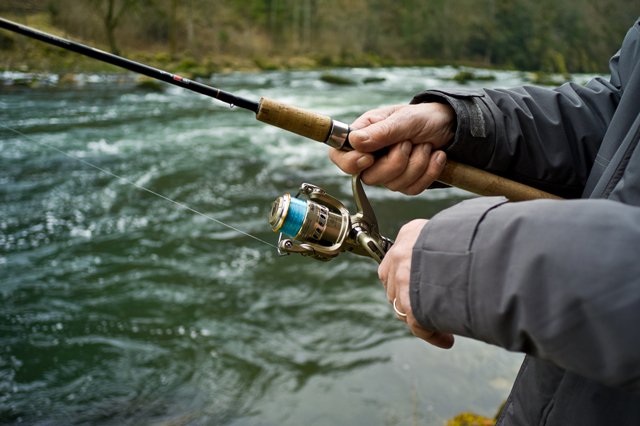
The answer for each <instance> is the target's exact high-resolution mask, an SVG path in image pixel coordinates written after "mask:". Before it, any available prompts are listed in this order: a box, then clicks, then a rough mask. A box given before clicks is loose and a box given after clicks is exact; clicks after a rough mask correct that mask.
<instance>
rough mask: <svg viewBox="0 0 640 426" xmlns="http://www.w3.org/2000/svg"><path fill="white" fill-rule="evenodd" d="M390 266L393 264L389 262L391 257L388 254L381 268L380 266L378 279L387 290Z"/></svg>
mask: <svg viewBox="0 0 640 426" xmlns="http://www.w3.org/2000/svg"><path fill="white" fill-rule="evenodd" d="M390 264H391V261H389V256H388V253H387V256H385V257H384V259H382V262H380V266H378V279H379V280H380V282H381V283H382V285H383V286H384V289H385V290H386V289H387V281H388V280H389V267H390Z"/></svg>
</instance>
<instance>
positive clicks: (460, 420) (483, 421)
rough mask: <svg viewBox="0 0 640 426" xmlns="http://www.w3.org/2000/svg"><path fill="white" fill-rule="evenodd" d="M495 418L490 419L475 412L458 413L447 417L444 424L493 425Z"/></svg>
mask: <svg viewBox="0 0 640 426" xmlns="http://www.w3.org/2000/svg"><path fill="white" fill-rule="evenodd" d="M495 424H496V421H495V419H490V418H488V417H484V416H481V415H478V414H475V413H460V414H458V415H457V416H455V417H454V418H452V419H449V420H448V421H447V423H446V426H493V425H495Z"/></svg>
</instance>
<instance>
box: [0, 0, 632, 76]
mask: <svg viewBox="0 0 640 426" xmlns="http://www.w3.org/2000/svg"><path fill="white" fill-rule="evenodd" d="M638 15H640V1H637V0H634V1H632V2H630V1H628V0H573V1H571V2H561V1H557V0H535V1H534V0H430V1H425V0H180V1H179V0H3V1H2V2H1V3H0V16H2V17H4V18H7V19H11V20H15V21H18V22H21V23H24V24H27V25H31V26H34V27H36V28H38V29H41V30H44V31H50V32H52V33H54V34H57V35H60V36H63V37H68V38H71V39H73V40H76V41H80V42H84V43H88V44H91V45H93V46H96V47H99V48H102V49H104V50H109V51H111V52H114V53H118V54H122V55H125V56H127V57H129V58H132V59H137V60H142V61H145V62H148V63H150V64H151V65H155V66H161V67H165V68H167V69H168V70H170V71H173V72H187V73H190V74H191V76H195V77H197V76H200V75H202V76H205V75H209V74H211V73H212V72H221V71H226V70H242V69H287V68H293V69H300V68H302V69H305V68H319V67H336V66H367V67H376V66H405V65H407V66H408V65H445V64H446V65H470V66H480V67H489V68H504V69H518V70H532V71H543V72H548V73H561V74H569V73H578V72H607V62H608V59H609V58H610V57H611V55H612V54H614V53H615V51H616V50H617V49H618V47H619V45H620V42H621V40H622V38H623V37H624V34H625V32H626V31H627V30H628V28H629V27H630V26H631V25H632V24H633V21H634V20H635V19H636V18H637V17H638ZM0 66H1V67H2V69H5V70H7V69H18V70H23V71H27V70H48V71H53V72H62V71H63V70H65V71H70V72H75V71H88V70H91V71H95V70H99V69H100V68H101V67H108V66H106V65H102V64H99V63H96V61H90V60H87V59H83V58H81V57H80V56H79V55H76V54H72V53H67V52H61V51H60V49H58V48H54V47H47V46H44V45H42V44H41V43H38V42H33V41H30V40H27V39H26V38H25V37H22V36H18V35H15V34H11V33H8V32H6V31H0ZM107 69H108V68H107Z"/></svg>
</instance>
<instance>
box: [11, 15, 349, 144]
mask: <svg viewBox="0 0 640 426" xmlns="http://www.w3.org/2000/svg"><path fill="white" fill-rule="evenodd" d="M0 28H3V29H5V30H9V31H13V32H15V33H18V34H21V35H24V36H27V37H29V38H33V39H36V40H39V41H42V42H44V43H47V44H51V45H54V46H57V47H60V48H62V49H65V50H69V51H71V52H75V53H79V54H81V55H84V56H88V57H90V58H93V59H97V60H99V61H102V62H106V63H108V64H111V65H115V66H117V67H120V68H123V69H126V70H128V71H133V72H135V73H138V74H142V75H146V76H147V77H150V78H153V79H156V80H160V81H164V82H165V83H169V84H173V85H174V86H179V87H182V88H183V89H187V90H191V91H192V92H196V93H200V94H202V95H205V96H209V97H211V98H214V99H218V100H220V101H222V102H225V103H228V104H230V105H232V106H237V107H240V108H243V109H247V110H249V111H253V112H254V113H255V114H256V118H257V119H258V120H259V121H262V122H263V123H267V124H271V125H273V126H277V127H280V128H282V129H284V130H288V131H290V132H293V133H296V134H298V135H300V136H304V137H307V138H310V139H313V140H316V141H318V142H323V143H326V144H328V145H329V146H332V147H334V148H337V149H344V150H351V149H353V148H351V145H349V143H348V141H347V135H348V133H349V126H348V125H347V124H344V123H341V122H339V121H336V120H332V119H331V118H330V117H328V116H325V115H321V114H316V113H313V112H310V111H306V110H303V109H300V108H296V107H292V106H289V105H286V104H283V103H281V102H277V101H274V100H272V99H268V98H264V97H263V98H261V99H260V101H259V102H255V101H252V100H250V99H246V98H243V97H240V96H237V95H234V94H232V93H229V92H225V91H224V90H221V89H218V88H215V87H211V86H207V85H206V84H202V83H199V82H197V81H194V80H190V79H188V78H185V77H182V76H180V75H178V74H173V73H170V72H167V71H164V70H161V69H158V68H154V67H151V66H149V65H145V64H142V63H140V62H136V61H132V60H130V59H126V58H123V57H121V56H118V55H114V54H112V53H108V52H105V51H103V50H100V49H96V48H94V47H91V46H87V45H84V44H81V43H77V42H74V41H71V40H67V39H64V38H61V37H57V36H54V35H52V34H48V33H45V32H43V31H39V30H36V29H33V28H30V27H27V26H26V25H21V24H18V23H16V22H12V21H9V20H7V19H4V18H0Z"/></svg>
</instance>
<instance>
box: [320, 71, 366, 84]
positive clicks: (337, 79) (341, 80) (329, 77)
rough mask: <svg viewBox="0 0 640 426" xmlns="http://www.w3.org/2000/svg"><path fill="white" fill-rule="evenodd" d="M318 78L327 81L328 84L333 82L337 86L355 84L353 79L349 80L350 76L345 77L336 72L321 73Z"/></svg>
mask: <svg viewBox="0 0 640 426" xmlns="http://www.w3.org/2000/svg"><path fill="white" fill-rule="evenodd" d="M320 80H321V81H324V82H325V83H329V84H335V85H337V86H354V85H355V84H357V83H356V82H355V81H354V80H351V79H350V78H346V77H342V76H339V75H336V74H328V73H326V74H322V75H321V76H320Z"/></svg>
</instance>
